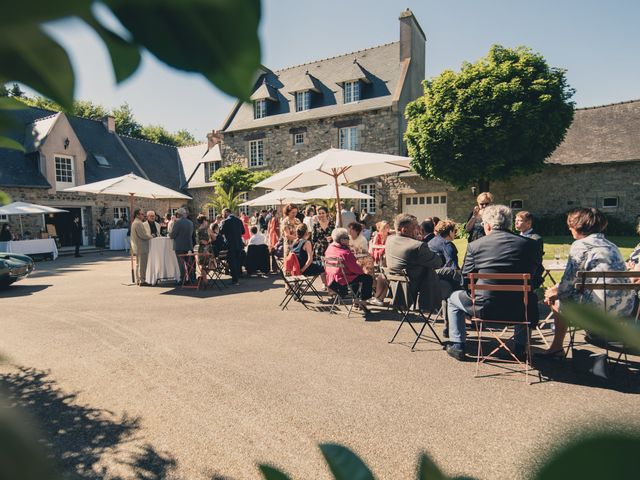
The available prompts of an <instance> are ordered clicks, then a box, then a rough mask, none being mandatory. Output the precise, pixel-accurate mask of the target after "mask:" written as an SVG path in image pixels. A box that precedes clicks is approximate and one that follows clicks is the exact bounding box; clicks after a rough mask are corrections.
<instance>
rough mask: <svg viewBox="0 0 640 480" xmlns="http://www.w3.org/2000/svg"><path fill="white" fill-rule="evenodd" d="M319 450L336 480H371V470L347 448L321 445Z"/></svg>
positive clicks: (327, 444)
mask: <svg viewBox="0 0 640 480" xmlns="http://www.w3.org/2000/svg"><path fill="white" fill-rule="evenodd" d="M320 450H321V451H322V455H324V458H325V460H326V461H327V463H328V464H329V468H330V469H331V473H333V476H334V477H335V479H336V480H373V479H374V476H373V473H372V472H371V470H369V468H368V467H367V466H366V465H365V464H364V462H363V461H362V460H360V457H358V456H357V455H356V454H355V453H353V452H352V451H351V450H349V449H348V448H347V447H343V446H342V445H338V444H335V443H322V444H320Z"/></svg>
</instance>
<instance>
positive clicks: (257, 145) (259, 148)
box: [249, 140, 264, 168]
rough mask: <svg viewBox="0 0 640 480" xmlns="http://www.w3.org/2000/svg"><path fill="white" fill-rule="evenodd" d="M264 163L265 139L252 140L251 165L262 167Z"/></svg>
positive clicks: (250, 148) (250, 143)
mask: <svg viewBox="0 0 640 480" xmlns="http://www.w3.org/2000/svg"><path fill="white" fill-rule="evenodd" d="M263 165H264V140H251V142H249V167H250V168H251V167H262V166H263Z"/></svg>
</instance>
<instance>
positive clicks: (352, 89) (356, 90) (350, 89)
mask: <svg viewBox="0 0 640 480" xmlns="http://www.w3.org/2000/svg"><path fill="white" fill-rule="evenodd" d="M343 96H344V99H343V100H344V103H355V102H359V101H360V80H353V81H351V82H344V92H343Z"/></svg>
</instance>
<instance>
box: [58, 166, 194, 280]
mask: <svg viewBox="0 0 640 480" xmlns="http://www.w3.org/2000/svg"><path fill="white" fill-rule="evenodd" d="M64 191H65V192H84V193H95V194H101V195H128V196H129V207H130V212H131V213H133V197H141V198H155V199H171V198H178V199H184V200H191V197H190V196H188V195H185V194H184V193H180V192H176V191H175V190H171V189H170V188H167V187H164V186H162V185H159V184H157V183H153V182H151V181H149V180H146V179H144V178H142V177H139V176H137V175H134V174H133V173H129V174H127V175H123V176H121V177H116V178H110V179H108V180H102V181H100V182H94V183H88V184H86V185H80V186H79V187H71V188H66V189H65V190H64ZM130 217H131V218H130V220H129V221H130V222H133V215H131V214H130ZM130 251H131V281H132V282H135V274H134V271H133V249H131V250H130Z"/></svg>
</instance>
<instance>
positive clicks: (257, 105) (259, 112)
mask: <svg viewBox="0 0 640 480" xmlns="http://www.w3.org/2000/svg"><path fill="white" fill-rule="evenodd" d="M266 116H267V101H266V100H264V99H263V100H256V101H255V102H253V118H255V119H258V118H264V117H266Z"/></svg>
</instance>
